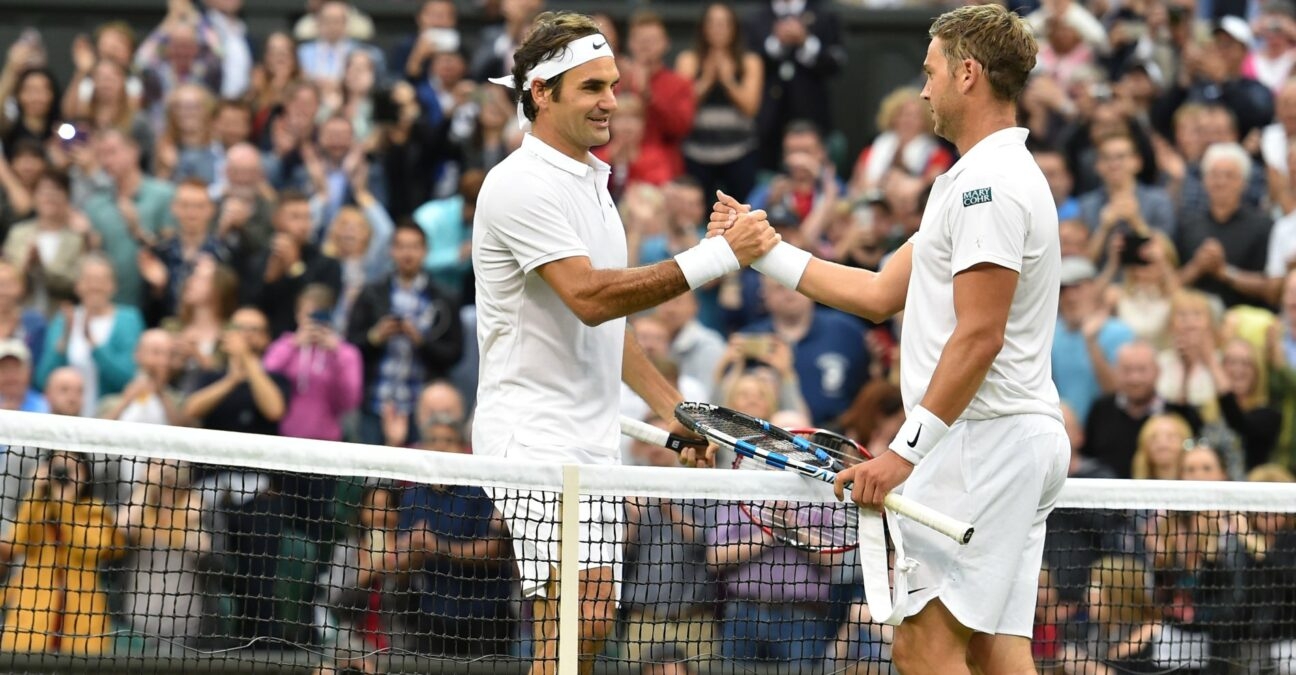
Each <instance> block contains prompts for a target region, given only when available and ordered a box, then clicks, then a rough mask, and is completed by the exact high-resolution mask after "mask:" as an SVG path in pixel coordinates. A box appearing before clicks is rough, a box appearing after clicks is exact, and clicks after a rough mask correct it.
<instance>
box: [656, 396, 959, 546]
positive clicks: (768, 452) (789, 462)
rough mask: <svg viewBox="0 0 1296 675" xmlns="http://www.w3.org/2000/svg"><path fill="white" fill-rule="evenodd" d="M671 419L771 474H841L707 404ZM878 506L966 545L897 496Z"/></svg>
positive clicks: (789, 442)
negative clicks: (777, 471) (770, 470)
mask: <svg viewBox="0 0 1296 675" xmlns="http://www.w3.org/2000/svg"><path fill="white" fill-rule="evenodd" d="M675 417H676V418H677V419H678V420H679V421H680V422H681V423H683V424H684V426H686V427H688V428H690V429H692V430H693V431H695V432H697V433H699V434H701V435H703V436H706V437H707V438H709V439H711V440H712V441H715V442H716V443H719V444H721V445H724V446H726V447H729V448H732V449H733V451H734V452H735V453H737V454H738V455H741V456H744V457H747V458H750V459H756V460H759V461H761V462H764V463H765V464H767V465H769V466H771V467H773V468H776V469H782V470H792V471H796V472H797V473H799V474H801V475H803V476H806V477H808V478H814V479H815V480H820V481H823V482H825V483H832V482H833V481H834V480H835V479H836V478H837V473H838V472H840V471H841V470H842V469H844V468H845V465H844V464H843V463H842V462H841V460H839V459H836V458H834V457H833V456H832V454H831V453H830V452H829V451H828V450H827V449H825V448H824V447H821V446H818V445H815V444H813V443H811V442H810V441H808V440H806V439H804V438H801V437H799V436H796V435H794V434H792V433H791V432H789V431H787V430H786V429H782V428H780V427H776V426H774V425H773V424H770V423H769V422H766V421H765V420H762V419H758V418H755V417H752V416H750V415H744V414H743V413H740V412H737V411H735V410H730V409H728V408H722V407H720V406H717V405H711V404H709V403H681V404H679V405H678V406H676V407H675ZM883 504H884V505H885V506H886V507H887V508H888V509H890V510H891V511H894V512H895V513H898V514H900V515H902V516H904V517H906V518H909V519H910V520H913V521H914V522H916V523H920V524H922V525H925V526H927V527H930V528H932V529H933V530H935V531H937V532H940V533H941V534H943V535H945V536H947V537H949V538H950V539H953V540H954V541H956V542H958V543H960V544H966V543H968V542H969V541H971V540H972V534H973V528H972V525H971V524H970V523H965V522H962V521H960V520H958V519H956V518H951V517H950V516H947V515H945V514H943V513H940V512H939V511H936V510H934V509H931V508H929V507H927V506H923V505H922V504H919V503H917V502H915V501H913V500H911V499H906V498H905V497H904V496H903V495H899V494H895V493H892V494H888V495H887V496H886V499H885V500H884V501H883ZM830 529H831V528H830Z"/></svg>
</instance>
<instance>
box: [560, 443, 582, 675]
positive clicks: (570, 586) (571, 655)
mask: <svg viewBox="0 0 1296 675" xmlns="http://www.w3.org/2000/svg"><path fill="white" fill-rule="evenodd" d="M561 504H562V509H561V513H560V515H559V525H558V542H559V547H558V674H559V675H577V673H578V672H579V668H580V466H578V465H575V464H568V465H566V466H564V467H563V474H562V497H561Z"/></svg>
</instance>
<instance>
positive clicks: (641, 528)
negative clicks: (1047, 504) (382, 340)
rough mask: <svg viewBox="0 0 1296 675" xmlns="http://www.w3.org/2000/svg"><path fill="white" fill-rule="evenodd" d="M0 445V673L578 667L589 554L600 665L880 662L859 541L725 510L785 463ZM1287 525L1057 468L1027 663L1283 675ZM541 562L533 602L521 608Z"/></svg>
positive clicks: (6, 418)
mask: <svg viewBox="0 0 1296 675" xmlns="http://www.w3.org/2000/svg"><path fill="white" fill-rule="evenodd" d="M0 446H6V447H7V449H6V450H5V453H4V461H3V470H2V471H0V523H2V526H0V579H2V580H3V598H4V606H3V612H2V616H0V621H2V622H3V623H2V624H0V672H72V671H83V672H84V671H96V672H131V673H136V674H139V675H143V674H151V673H189V672H194V673H196V672H240V673H242V672H297V673H321V674H322V673H374V674H376V673H399V672H409V673H414V672H418V673H460V672H462V673H522V672H526V671H527V669H528V667H529V665H530V664H531V663H532V661H533V660H534V659H536V658H543V659H549V660H550V662H551V663H553V664H559V663H561V666H559V667H558V668H557V670H556V671H555V672H560V673H565V672H576V671H575V669H574V668H575V665H574V662H572V661H571V658H572V657H573V656H574V655H575V653H576V645H577V642H578V641H577V640H574V639H563V638H562V637H561V636H571V635H576V634H577V633H578V631H579V630H580V628H581V626H580V625H579V624H578V623H577V622H576V621H575V620H574V617H575V616H576V612H578V611H579V610H578V607H579V605H577V604H576V603H568V604H566V605H563V604H562V599H563V598H566V599H568V600H571V599H574V598H575V597H576V592H575V588H576V587H577V586H576V583H575V581H574V580H575V579H577V578H578V576H577V570H578V569H580V568H582V567H590V566H598V564H599V563H600V562H604V561H613V562H617V563H618V564H615V565H613V567H614V569H617V570H618V574H616V575H615V581H611V580H610V581H609V582H608V583H607V584H606V585H605V586H604V587H603V594H604V596H605V597H609V598H616V599H618V600H619V602H618V603H615V606H613V605H609V606H607V607H606V608H605V610H606V611H605V615H606V616H607V618H608V621H607V622H605V623H606V625H604V626H603V628H604V629H606V633H607V639H606V642H605V644H604V645H603V647H602V648H601V650H600V655H599V657H598V658H597V660H596V663H595V671H596V672H608V673H636V674H638V673H649V674H651V675H683V674H687V673H698V674H701V673H776V672H777V673H808V674H817V673H887V672H892V667H891V663H890V643H891V639H892V636H893V629H892V628H891V627H890V626H885V625H882V624H880V623H877V622H875V621H873V620H872V617H871V615H870V613H869V605H868V603H867V602H866V600H865V593H864V590H863V584H864V573H863V572H862V571H861V559H860V558H861V554H860V553H859V552H858V551H847V552H844V553H840V552H834V553H815V552H808V551H804V550H800V549H797V548H793V547H791V546H789V545H787V544H783V543H780V541H779V540H778V538H777V537H775V536H771V534H777V533H770V532H766V531H763V530H762V529H761V528H759V527H757V526H756V525H755V524H753V522H752V521H751V520H750V519H749V518H748V517H747V515H746V514H745V512H744V510H743V509H742V508H741V506H740V501H741V500H751V501H755V500H777V501H779V502H781V503H786V504H787V508H822V506H821V505H823V504H825V503H827V502H830V501H832V495H831V492H830V490H829V488H828V487H827V486H825V485H821V484H816V483H812V482H810V481H806V480H802V479H800V478H799V477H796V476H793V475H789V474H781V473H777V472H733V473H719V472H707V471H697V470H688V469H649V468H642V467H601V468H593V467H582V468H580V469H571V468H564V467H561V466H553V465H545V464H538V463H536V464H531V463H519V462H505V461H496V460H491V459H487V458H481V457H471V456H465V455H454V454H445V453H435V452H426V451H419V450H407V449H395V448H375V447H368V446H358V445H348V444H342V443H324V442H316V441H303V440H295V439H283V438H268V437H257V436H242V435H236V434H226V433H220V432H207V431H200V430H191V429H175V428H167V427H155V426H145V425H133V424H124V423H108V422H100V421H95V420H85V419H67V418H54V417H49V416H38V415H28V414H23V413H9V412H0ZM563 503H566V504H567V505H568V506H569V508H567V509H563V508H561V506H560V505H562V504H563ZM1293 511H1296V486H1292V485H1279V484H1228V483H1222V484H1202V483H1196V484H1192V483H1178V482H1129V481H1079V480H1077V481H1072V482H1071V483H1070V484H1069V485H1068V487H1067V489H1066V493H1065V495H1064V498H1063V500H1062V503H1061V504H1060V506H1059V508H1058V510H1057V511H1055V513H1054V516H1053V517H1052V519H1051V520H1050V529H1051V531H1050V535H1049V539H1048V545H1047V547H1046V549H1047V550H1046V553H1045V564H1044V569H1043V572H1042V574H1041V586H1040V592H1039V602H1038V606H1037V609H1036V626H1035V635H1034V637H1033V652H1034V655H1035V658H1036V661H1037V664H1038V666H1039V668H1040V671H1041V672H1045V673H1108V672H1110V673H1127V672H1145V673H1161V672H1180V673H1201V674H1208V673H1221V674H1231V673H1239V674H1240V673H1246V674H1248V675H1249V674H1252V673H1296V519H1294V518H1293V517H1292V516H1290V515H1289V514H1290V513H1291V512H1293ZM577 514H579V518H577V517H574V516H576V515H577ZM590 521H599V522H600V523H601V524H600V525H598V526H591V525H590V524H589V522H590ZM510 525H512V528H513V530H514V531H513V532H512V534H514V535H518V538H519V539H525V540H526V542H527V543H525V544H524V545H517V546H515V544H517V543H518V542H515V541H514V537H512V536H510ZM976 525H977V536H993V531H994V527H993V524H992V523H991V524H986V523H977V524H976ZM518 529H525V530H526V532H525V535H523V534H522V533H520V532H517V530H518ZM582 540H583V541H582ZM623 543H624V545H622V544H623ZM564 544H566V546H565V547H564ZM519 555H520V556H521V558H520V559H519ZM550 567H554V568H557V569H558V570H559V571H560V572H561V573H560V574H556V575H554V576H556V577H557V578H558V581H557V582H556V583H554V584H551V585H549V586H548V587H547V588H546V592H547V594H548V595H549V596H550V597H557V598H558V601H557V602H555V603H554V604H555V605H557V607H554V608H553V609H552V610H551V609H550V608H548V607H544V608H542V607H538V606H536V605H533V603H531V602H529V601H524V600H523V596H524V591H523V589H524V588H528V587H532V586H535V585H536V582H535V579H536V577H537V575H539V577H540V578H546V577H548V576H549V575H548V574H547V571H548V570H549V568H550ZM563 579H566V580H568V581H567V582H565V583H564V582H562V580H563ZM540 585H542V586H543V585H544V584H543V583H541V584H540ZM596 609H597V608H596ZM555 612H556V614H557V616H558V617H559V618H558V621H557V624H558V629H557V630H554V629H552V628H550V630H548V631H541V633H540V634H539V635H537V632H536V629H537V627H538V626H539V627H545V626H547V624H546V622H545V621H543V620H542V618H543V617H545V616H551V615H552V613H555ZM564 622H565V623H564ZM589 626H590V624H589V623H588V622H587V623H586V624H585V626H584V628H586V629H587V630H588V629H589ZM554 634H558V635H559V636H560V637H559V638H558V639H557V640H556V641H555V640H554V639H553V638H552V637H551V636H552V635H554ZM560 660H561V661H560Z"/></svg>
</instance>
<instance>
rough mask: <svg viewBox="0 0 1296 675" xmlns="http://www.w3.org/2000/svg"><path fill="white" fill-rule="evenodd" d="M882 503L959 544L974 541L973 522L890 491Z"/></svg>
mask: <svg viewBox="0 0 1296 675" xmlns="http://www.w3.org/2000/svg"><path fill="white" fill-rule="evenodd" d="M882 504H883V505H884V506H886V507H887V508H888V509H891V510H892V511H894V512H895V513H898V514H900V515H902V516H904V517H905V518H908V519H909V520H912V521H914V522H915V523H918V524H920V525H926V526H927V527H930V528H931V529H933V530H935V531H937V532H940V533H941V534H943V535H945V536H947V537H949V538H950V539H953V540H954V541H956V542H958V543H959V544H966V543H968V542H969V541H972V533H973V532H974V531H975V528H973V527H972V523H965V522H963V521H961V520H959V519H958V518H953V517H951V516H947V515H945V514H943V513H941V512H940V511H937V510H936V509H933V508H931V507H930V506H923V505H922V504H920V503H918V502H916V501H914V500H912V499H906V498H905V496H904V495H901V494H896V493H894V492H892V493H889V494H888V495H887V496H886V499H884V500H882Z"/></svg>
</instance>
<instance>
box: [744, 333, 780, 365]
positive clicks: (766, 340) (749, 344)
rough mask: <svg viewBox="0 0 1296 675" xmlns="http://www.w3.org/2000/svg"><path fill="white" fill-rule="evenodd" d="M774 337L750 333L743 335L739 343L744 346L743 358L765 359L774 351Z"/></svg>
mask: <svg viewBox="0 0 1296 675" xmlns="http://www.w3.org/2000/svg"><path fill="white" fill-rule="evenodd" d="M773 339H774V336H772V335H768V334H763V333H750V334H746V335H742V336H741V337H740V338H739V342H740V344H741V345H742V353H743V356H747V357H751V358H756V359H763V358H765V357H766V356H768V355H769V353H770V351H771V350H772V349H773V346H774V345H773V343H772V340H773Z"/></svg>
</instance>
